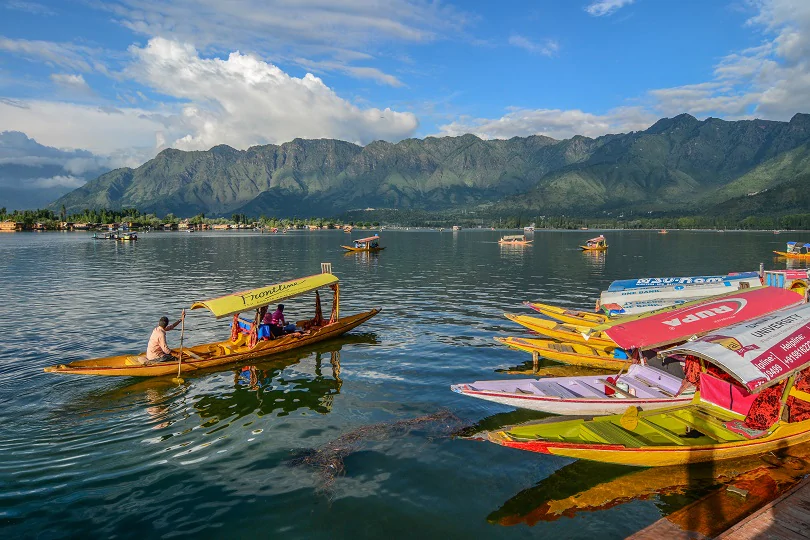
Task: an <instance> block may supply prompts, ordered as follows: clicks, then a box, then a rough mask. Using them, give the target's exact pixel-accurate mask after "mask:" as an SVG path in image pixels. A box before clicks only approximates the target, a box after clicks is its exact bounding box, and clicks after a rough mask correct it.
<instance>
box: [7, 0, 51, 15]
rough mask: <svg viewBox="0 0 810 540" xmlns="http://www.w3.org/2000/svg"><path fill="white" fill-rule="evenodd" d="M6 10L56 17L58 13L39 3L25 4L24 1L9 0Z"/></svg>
mask: <svg viewBox="0 0 810 540" xmlns="http://www.w3.org/2000/svg"><path fill="white" fill-rule="evenodd" d="M5 7H6V9H12V10H14V11H24V12H26V13H31V14H32V15H56V12H55V11H54V10H52V9H51V8H49V7H48V6H44V5H42V4H39V3H37V2H25V1H23V0H7V1H6V3H5Z"/></svg>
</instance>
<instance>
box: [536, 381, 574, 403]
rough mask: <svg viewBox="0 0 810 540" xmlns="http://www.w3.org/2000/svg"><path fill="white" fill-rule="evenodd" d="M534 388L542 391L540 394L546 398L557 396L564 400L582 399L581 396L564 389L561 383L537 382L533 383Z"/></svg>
mask: <svg viewBox="0 0 810 540" xmlns="http://www.w3.org/2000/svg"><path fill="white" fill-rule="evenodd" d="M532 386H534V387H535V388H537V389H538V390H540V392H541V393H542V394H544V395H546V396H555V397H558V398H563V399H565V398H579V397H582V396H581V395H579V394H577V393H575V392H572V391H571V390H569V389H568V388H566V387H564V386H563V385H561V384H560V383H556V382H553V381H535V382H533V383H532Z"/></svg>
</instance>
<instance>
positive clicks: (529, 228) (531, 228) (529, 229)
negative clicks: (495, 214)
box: [493, 223, 534, 233]
mask: <svg viewBox="0 0 810 540" xmlns="http://www.w3.org/2000/svg"><path fill="white" fill-rule="evenodd" d="M494 228H495V227H493V229H494ZM523 232H527V233H533V232H534V223H532V224H531V225H526V226H525V227H523Z"/></svg>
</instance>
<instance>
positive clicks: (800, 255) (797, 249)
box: [774, 242, 810, 259]
mask: <svg viewBox="0 0 810 540" xmlns="http://www.w3.org/2000/svg"><path fill="white" fill-rule="evenodd" d="M774 253H776V254H777V255H779V256H780V257H787V258H788V259H807V258H810V244H805V243H804V242H788V243H787V250H786V251H774Z"/></svg>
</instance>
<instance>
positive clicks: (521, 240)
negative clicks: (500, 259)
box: [498, 234, 532, 246]
mask: <svg viewBox="0 0 810 540" xmlns="http://www.w3.org/2000/svg"><path fill="white" fill-rule="evenodd" d="M498 243H499V244H501V245H502V246H503V245H506V246H527V245H529V244H531V243H532V241H531V240H526V235H525V234H513V235H507V236H502V237H501V239H500V240H498Z"/></svg>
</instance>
